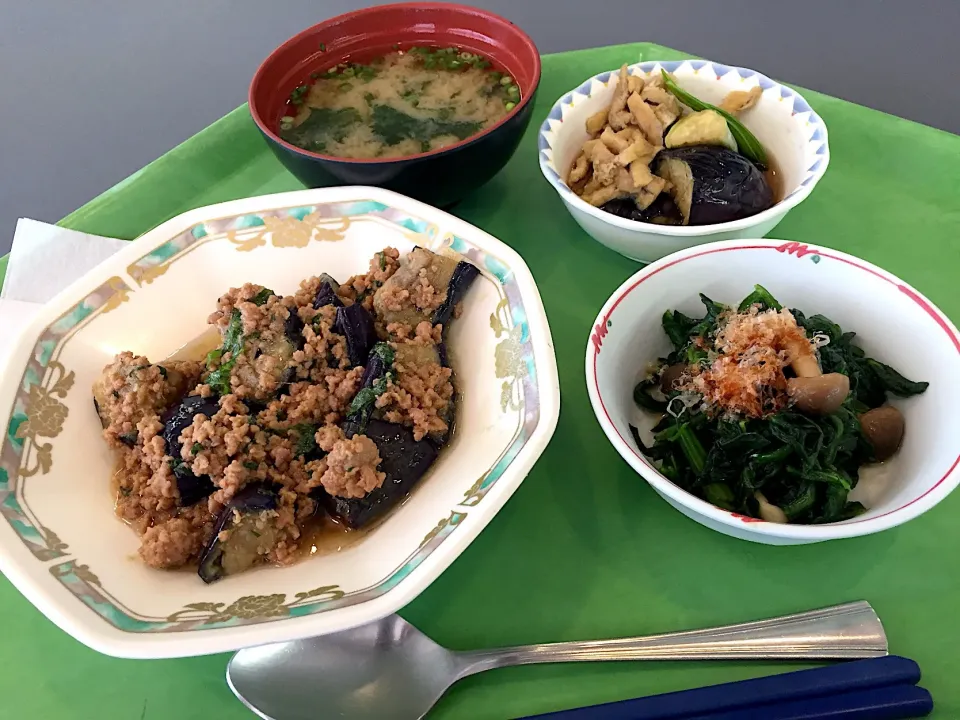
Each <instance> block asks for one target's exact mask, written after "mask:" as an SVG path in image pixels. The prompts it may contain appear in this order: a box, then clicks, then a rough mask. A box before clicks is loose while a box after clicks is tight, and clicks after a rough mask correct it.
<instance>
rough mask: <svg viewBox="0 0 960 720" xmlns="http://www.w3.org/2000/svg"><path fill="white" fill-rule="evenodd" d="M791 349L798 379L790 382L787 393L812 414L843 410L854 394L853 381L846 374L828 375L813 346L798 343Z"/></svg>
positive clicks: (793, 367)
mask: <svg viewBox="0 0 960 720" xmlns="http://www.w3.org/2000/svg"><path fill="white" fill-rule="evenodd" d="M788 350H789V352H790V355H791V357H792V358H793V359H792V360H791V362H790V367H791V368H792V369H793V372H794V373H795V374H796V377H793V378H790V379H788V380H787V391H788V392H789V394H790V397H791V399H792V400H793V403H794V405H795V406H796V408H797V409H798V410H802V411H803V412H806V413H810V414H811V415H829V414H830V413H834V412H836V411H837V410H839V409H840V406H841V405H843V401H844V400H846V399H847V395H849V394H850V378H848V377H847V376H846V375H843V374H842V373H827V374H826V375H824V374H823V373H822V372H821V370H820V363H819V362H817V356H816V354H815V353H814V352H813V348H811V347H810V344H809V343H806V342H800V341H797V342H795V343H793V345H792V347H789V348H788Z"/></svg>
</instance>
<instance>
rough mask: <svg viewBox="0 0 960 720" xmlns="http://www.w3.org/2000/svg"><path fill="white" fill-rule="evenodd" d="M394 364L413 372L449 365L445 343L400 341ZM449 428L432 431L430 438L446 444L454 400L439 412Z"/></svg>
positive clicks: (440, 444) (451, 423)
mask: <svg viewBox="0 0 960 720" xmlns="http://www.w3.org/2000/svg"><path fill="white" fill-rule="evenodd" d="M393 361H394V364H395V365H399V366H401V367H403V368H405V369H406V371H408V372H413V371H414V370H415V368H418V367H419V368H422V367H423V366H425V365H439V366H440V367H448V365H447V358H446V348H445V347H444V346H443V344H440V345H433V344H430V343H428V344H421V343H398V344H397V345H396V347H395V348H394V360H393ZM438 415H439V416H440V419H441V420H443V421H444V422H445V423H446V425H447V429H446V430H445V431H444V432H443V433H439V432H431V433H430V435H429V438H430V440H431V441H432V442H433V443H434V444H435V445H437V446H438V447H440V446H442V445H444V444H445V443H446V442H447V440H448V439H449V438H450V433H451V432H452V431H453V402H450V403H448V404H447V407H446V410H445V411H444V412H443V413H438Z"/></svg>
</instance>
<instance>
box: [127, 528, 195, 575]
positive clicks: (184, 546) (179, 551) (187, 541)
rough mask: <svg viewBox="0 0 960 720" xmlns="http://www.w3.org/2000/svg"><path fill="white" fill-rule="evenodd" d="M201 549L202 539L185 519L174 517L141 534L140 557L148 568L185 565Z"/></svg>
mask: <svg viewBox="0 0 960 720" xmlns="http://www.w3.org/2000/svg"><path fill="white" fill-rule="evenodd" d="M202 549H203V537H202V535H200V534H199V533H196V532H194V527H193V525H192V524H191V523H190V521H189V520H187V519H186V518H180V517H175V518H171V519H169V520H167V521H165V522H162V523H160V524H158V525H154V526H153V527H149V528H147V530H146V531H145V532H144V533H143V538H142V540H141V544H140V557H142V558H143V561H144V562H145V563H146V564H147V565H149V566H150V567H155V568H175V567H180V566H181V565H186V564H187V563H188V562H190V560H192V559H194V558H196V557H197V556H198V555H199V554H200V551H201V550H202Z"/></svg>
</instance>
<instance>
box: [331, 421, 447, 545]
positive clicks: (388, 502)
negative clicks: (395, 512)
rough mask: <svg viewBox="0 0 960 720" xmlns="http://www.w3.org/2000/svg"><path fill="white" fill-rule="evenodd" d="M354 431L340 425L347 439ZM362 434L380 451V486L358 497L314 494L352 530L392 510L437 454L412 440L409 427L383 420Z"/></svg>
mask: <svg viewBox="0 0 960 720" xmlns="http://www.w3.org/2000/svg"><path fill="white" fill-rule="evenodd" d="M356 430H357V428H356V427H355V426H354V425H353V424H352V423H350V422H349V421H348V422H347V423H345V424H344V434H346V435H347V437H352V436H353V434H354V433H355V432H356ZM363 434H364V435H366V436H367V437H368V438H370V439H371V440H373V442H374V444H375V445H376V446H377V450H378V451H379V452H380V465H378V466H377V469H378V470H380V472H383V473H385V474H386V476H387V477H386V478H385V479H384V481H383V485H381V486H380V487H379V488H377V489H376V490H373V491H371V492H369V493H367V494H366V495H364V496H363V497H362V498H344V497H338V496H336V495H330V494H329V493H327V492H326V491H324V490H323V488H317V490H315V491H314V494H315V497H316V498H317V500H318V501H319V502H320V504H321V505H322V506H323V507H324V508H326V510H327V512H328V513H330V515H332V516H333V517H335V518H336V519H338V520H339V521H340V522H342V523H343V524H344V525H346V526H347V527H349V528H351V529H353V530H356V529H358V528H362V527H364V526H365V525H368V524H369V523H370V522H372V521H373V520H376V519H377V518H379V517H382V516H383V515H384V514H385V513H386V512H387V511H389V510H390V509H392V508H394V507H396V506H397V505H398V504H399V503H400V502H401V501H402V500H403V499H404V498H405V497H406V496H407V495H408V494H409V493H410V491H411V490H413V488H414V486H415V485H416V484H417V482H418V481H419V480H420V478H422V477H423V476H424V474H425V473H426V472H427V470H429V469H430V466H431V465H432V464H433V462H434V460H436V459H437V453H438V452H439V451H438V450H437V447H436V446H435V445H434V444H433V443H432V442H430V441H429V440H420V441H417V440H414V439H413V431H412V430H411V429H410V428H408V427H406V426H404V425H397V424H395V423H388V422H384V421H383V420H370V421H369V423H368V424H367V426H366V428H365V430H364V432H363Z"/></svg>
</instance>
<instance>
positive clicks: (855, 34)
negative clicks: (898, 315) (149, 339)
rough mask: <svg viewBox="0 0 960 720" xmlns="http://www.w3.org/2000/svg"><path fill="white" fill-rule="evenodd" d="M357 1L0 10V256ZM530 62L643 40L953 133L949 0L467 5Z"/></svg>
mask: <svg viewBox="0 0 960 720" xmlns="http://www.w3.org/2000/svg"><path fill="white" fill-rule="evenodd" d="M364 4H365V3H362V2H358V1H357V0H319V1H318V0H273V1H272V2H266V1H265V0H151V1H150V2H130V1H129V0H95V1H94V2H75V1H74V0H0V69H2V72H0V112H2V118H3V122H2V123H0V253H5V252H7V250H8V249H9V247H10V240H11V238H12V235H13V229H14V224H15V222H16V219H17V218H18V217H21V216H27V217H33V218H36V219H38V220H45V221H49V222H53V221H55V220H57V219H59V218H60V217H62V216H63V215H65V214H67V213H68V212H70V211H71V210H73V209H74V208H76V207H78V206H79V205H82V204H83V203H85V202H87V201H88V200H90V199H91V198H92V197H94V196H96V195H97V194H99V193H101V192H103V191H104V190H106V189H107V188H109V187H110V186H112V185H113V184H115V183H116V182H118V181H120V180H122V179H123V178H124V177H126V176H127V175H129V174H130V173H132V172H134V171H136V170H137V169H139V168H141V167H143V166H144V165H145V164H146V163H148V162H150V161H151V160H153V159H154V158H156V157H157V156H159V155H162V154H163V153H165V152H166V151H167V150H169V149H170V148H172V147H174V146H175V145H177V144H178V143H180V142H181V141H183V140H184V139H186V138H188V137H189V136H191V135H193V134H194V133H196V132H198V131H199V130H201V129H202V128H203V127H205V126H206V125H208V124H210V123H211V122H213V121H214V120H216V119H217V118H218V117H220V116H222V115H224V114H225V113H226V112H228V111H229V110H231V109H233V108H234V107H236V106H237V105H239V104H240V103H242V102H243V101H244V100H245V98H246V90H247V84H248V82H249V80H250V77H251V75H252V74H253V72H254V70H255V69H256V68H257V66H258V64H259V63H260V61H261V60H263V58H264V57H266V55H267V54H268V53H269V52H270V51H271V50H272V49H273V48H274V47H276V46H277V45H278V44H280V43H281V42H282V41H283V40H285V39H286V38H288V37H289V36H291V35H293V34H294V33H296V32H297V31H299V30H301V29H303V28H304V27H307V26H309V25H312V24H314V23H315V22H319V21H320V20H322V19H324V18H326V17H329V16H332V15H336V14H339V13H341V12H345V11H348V10H352V9H356V8H358V7H361V6H362V5H364ZM473 4H475V5H478V6H482V7H485V8H488V9H490V10H493V11H495V12H498V13H500V14H502V15H505V16H506V17H508V18H510V19H511V20H513V21H514V22H516V23H517V24H518V25H520V26H521V27H523V28H524V29H525V30H526V31H527V32H529V33H530V34H531V36H532V37H533V39H534V40H535V41H536V42H537V44H538V46H539V47H540V50H541V52H544V53H549V52H557V51H562V50H570V49H574V48H582V47H592V46H598V45H609V44H614V43H623V42H632V41H639V40H647V41H652V42H657V43H660V44H663V45H667V46H670V47H675V48H677V49H682V50H685V51H687V52H690V53H694V54H696V55H699V56H702V57H707V58H710V59H713V60H717V61H719V62H724V63H727V64H732V65H741V66H746V67H750V68H754V69H757V70H760V71H762V72H764V73H766V74H767V75H770V76H772V77H774V78H777V79H780V80H784V81H786V82H791V83H796V84H799V85H802V86H805V87H809V88H813V89H816V90H819V91H821V92H825V93H829V94H831V95H836V96H839V97H843V98H846V99H848V100H851V101H854V102H858V103H862V104H864V105H868V106H871V107H874V108H877V109H879V110H884V111H886V112H889V113H893V114H896V115H900V116H902V117H905V118H909V119H911V120H916V121H919V122H923V123H926V124H929V125H933V126H936V127H939V128H942V129H945V130H949V131H951V132H960V83H958V82H957V76H958V75H960V55H958V54H957V49H958V43H957V39H956V38H957V34H958V31H960V2H958V0H911V1H910V2H903V1H896V2H895V1H894V0H793V1H791V2H786V1H785V0H723V1H720V0H591V1H589V2H588V1H587V0H473Z"/></svg>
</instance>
